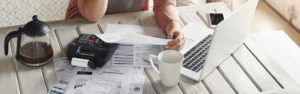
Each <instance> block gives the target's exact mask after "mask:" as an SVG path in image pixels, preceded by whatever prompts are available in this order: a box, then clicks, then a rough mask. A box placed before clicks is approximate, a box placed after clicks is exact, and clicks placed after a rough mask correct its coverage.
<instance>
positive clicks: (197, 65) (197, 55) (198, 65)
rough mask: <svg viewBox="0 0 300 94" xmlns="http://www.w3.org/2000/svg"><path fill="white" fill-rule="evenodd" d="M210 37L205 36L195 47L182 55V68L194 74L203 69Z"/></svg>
mask: <svg viewBox="0 0 300 94" xmlns="http://www.w3.org/2000/svg"><path fill="white" fill-rule="evenodd" d="M211 39H212V35H207V36H206V37H205V38H204V39H203V40H201V41H200V42H199V43H198V44H197V45H195V46H194V47H193V48H192V49H190V50H189V51H188V52H186V53H185V54H184V60H183V67H185V68H187V69H190V70H192V71H195V72H199V71H200V70H201V69H202V68H203V64H204V62H205V59H206V55H207V52H208V47H209V45H210V42H211Z"/></svg>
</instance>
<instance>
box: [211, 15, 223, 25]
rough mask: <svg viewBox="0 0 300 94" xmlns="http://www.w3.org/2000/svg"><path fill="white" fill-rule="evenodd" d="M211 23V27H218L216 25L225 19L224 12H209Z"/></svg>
mask: <svg viewBox="0 0 300 94" xmlns="http://www.w3.org/2000/svg"><path fill="white" fill-rule="evenodd" d="M208 16H209V17H208V18H209V24H210V27H211V28H216V26H217V25H218V24H219V23H220V22H221V21H223V20H224V16H223V14H222V13H209V15H208Z"/></svg>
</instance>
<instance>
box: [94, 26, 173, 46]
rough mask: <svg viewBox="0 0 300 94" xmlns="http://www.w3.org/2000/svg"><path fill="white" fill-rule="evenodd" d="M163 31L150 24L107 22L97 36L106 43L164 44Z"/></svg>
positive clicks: (166, 40) (166, 41)
mask: <svg viewBox="0 0 300 94" xmlns="http://www.w3.org/2000/svg"><path fill="white" fill-rule="evenodd" d="M165 36H166V35H165V33H164V32H163V31H162V30H161V29H159V28H157V27H152V26H138V25H119V24H108V25H107V28H106V29H105V33H104V34H98V35H97V37H99V38H100V39H102V40H103V41H105V42H107V43H120V44H145V45H166V44H167V43H168V42H169V41H171V40H170V39H165V38H166V37H165Z"/></svg>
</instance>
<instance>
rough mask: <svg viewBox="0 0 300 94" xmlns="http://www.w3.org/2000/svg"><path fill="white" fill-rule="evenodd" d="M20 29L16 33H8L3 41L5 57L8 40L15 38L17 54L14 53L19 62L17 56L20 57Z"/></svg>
mask: <svg viewBox="0 0 300 94" xmlns="http://www.w3.org/2000/svg"><path fill="white" fill-rule="evenodd" d="M21 29H22V28H19V29H18V30H17V31H12V32H10V33H8V34H7V35H6V37H5V40H4V51H5V55H6V56H7V54H8V44H9V41H10V39H12V38H15V37H17V53H16V59H17V60H19V55H20V45H21V34H22V32H21Z"/></svg>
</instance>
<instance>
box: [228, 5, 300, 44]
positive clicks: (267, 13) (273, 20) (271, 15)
mask: <svg viewBox="0 0 300 94" xmlns="http://www.w3.org/2000/svg"><path fill="white" fill-rule="evenodd" d="M246 1H247V0H234V2H233V5H234V6H233V10H236V9H238V8H239V6H241V5H242V4H243V3H245V2H246ZM277 30H283V31H285V32H286V33H287V35H288V36H289V37H290V38H292V40H293V41H294V42H296V44H297V45H298V46H300V33H299V32H300V31H297V30H296V29H295V28H294V27H292V26H291V25H290V24H289V23H288V22H287V21H286V20H285V19H284V18H283V17H281V16H280V14H278V13H277V12H276V11H275V10H274V9H273V8H272V7H271V6H269V5H268V4H267V3H266V2H265V1H264V0H260V1H259V3H258V6H257V9H256V12H255V15H254V20H253V22H252V25H251V31H252V32H253V33H257V32H263V31H277Z"/></svg>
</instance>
